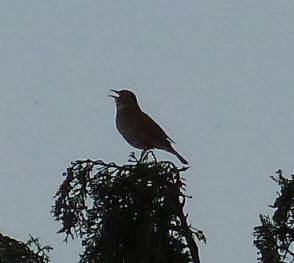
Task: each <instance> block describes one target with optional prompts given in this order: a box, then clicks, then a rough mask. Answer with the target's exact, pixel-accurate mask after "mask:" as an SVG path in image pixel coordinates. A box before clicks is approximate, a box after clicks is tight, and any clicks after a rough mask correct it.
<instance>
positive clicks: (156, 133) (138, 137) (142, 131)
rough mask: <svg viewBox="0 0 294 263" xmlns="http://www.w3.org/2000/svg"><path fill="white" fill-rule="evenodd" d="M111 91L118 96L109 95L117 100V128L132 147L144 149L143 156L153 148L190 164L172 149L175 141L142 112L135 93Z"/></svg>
mask: <svg viewBox="0 0 294 263" xmlns="http://www.w3.org/2000/svg"><path fill="white" fill-rule="evenodd" d="M111 91H113V92H115V93H116V94H117V95H118V96H114V95H109V96H111V97H113V98H114V99H115V104H116V111H117V112H116V127H117V129H118V131H119V132H120V134H121V135H122V136H123V137H124V139H125V140H126V141H127V142H128V143H129V144H130V145H132V146H133V147H135V148H138V149H142V150H143V152H142V154H144V153H145V151H147V150H150V149H153V148H157V149H161V150H165V151H167V152H170V153H172V154H174V155H176V156H177V158H178V159H179V160H180V161H181V162H182V163H183V164H188V162H187V160H185V158H184V157H183V156H181V155H180V154H179V153H178V152H177V151H176V150H175V149H174V148H173V147H172V145H171V143H174V141H173V140H172V139H171V138H170V137H169V136H168V135H167V134H166V133H165V131H164V130H163V129H162V128H161V127H160V126H159V125H158V124H157V123H156V122H155V121H154V120H153V119H151V118H150V117H149V116H148V115H147V114H146V113H144V112H143V111H142V110H141V108H140V106H139V104H138V102H137V98H136V95H135V94H134V93H133V92H131V91H129V90H111Z"/></svg>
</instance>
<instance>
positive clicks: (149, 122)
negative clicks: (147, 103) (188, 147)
mask: <svg viewBox="0 0 294 263" xmlns="http://www.w3.org/2000/svg"><path fill="white" fill-rule="evenodd" d="M143 114H144V118H142V119H143V120H144V121H143V122H142V123H140V125H142V128H143V129H144V130H146V131H148V133H150V135H151V136H154V137H156V138H158V139H161V140H168V141H170V142H172V143H175V142H174V141H173V140H172V139H171V138H170V137H169V136H168V135H167V134H166V133H165V131H164V130H163V129H162V128H161V127H160V126H159V125H158V124H157V123H156V122H155V121H154V120H153V119H151V118H150V117H149V116H148V115H147V114H146V113H144V112H143Z"/></svg>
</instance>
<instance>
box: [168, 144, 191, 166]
mask: <svg viewBox="0 0 294 263" xmlns="http://www.w3.org/2000/svg"><path fill="white" fill-rule="evenodd" d="M169 152H171V153H173V154H174V155H175V156H177V157H178V159H179V160H180V161H181V162H182V163H183V164H188V161H187V160H186V159H185V158H184V157H183V156H182V155H180V154H179V153H178V152H177V151H176V150H175V149H173V148H171V149H170V151H169Z"/></svg>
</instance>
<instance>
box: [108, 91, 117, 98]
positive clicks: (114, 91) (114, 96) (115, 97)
mask: <svg viewBox="0 0 294 263" xmlns="http://www.w3.org/2000/svg"><path fill="white" fill-rule="evenodd" d="M111 91H112V92H115V93H116V94H118V95H119V91H117V90H114V89H111ZM108 96H109V97H112V98H115V99H117V98H119V97H117V96H114V95H108Z"/></svg>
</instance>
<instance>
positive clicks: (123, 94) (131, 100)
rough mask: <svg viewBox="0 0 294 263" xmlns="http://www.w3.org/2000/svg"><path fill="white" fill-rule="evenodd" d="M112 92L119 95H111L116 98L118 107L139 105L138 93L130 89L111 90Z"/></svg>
mask: <svg viewBox="0 0 294 263" xmlns="http://www.w3.org/2000/svg"><path fill="white" fill-rule="evenodd" d="M111 91H112V92H114V93H116V94H117V95H118V96H114V95H109V96H110V97H113V98H114V99H115V103H116V105H117V107H118V108H123V107H138V102H137V98H136V95H135V94H134V93H133V92H131V91H129V90H125V89H124V90H114V89H112V90H111Z"/></svg>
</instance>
